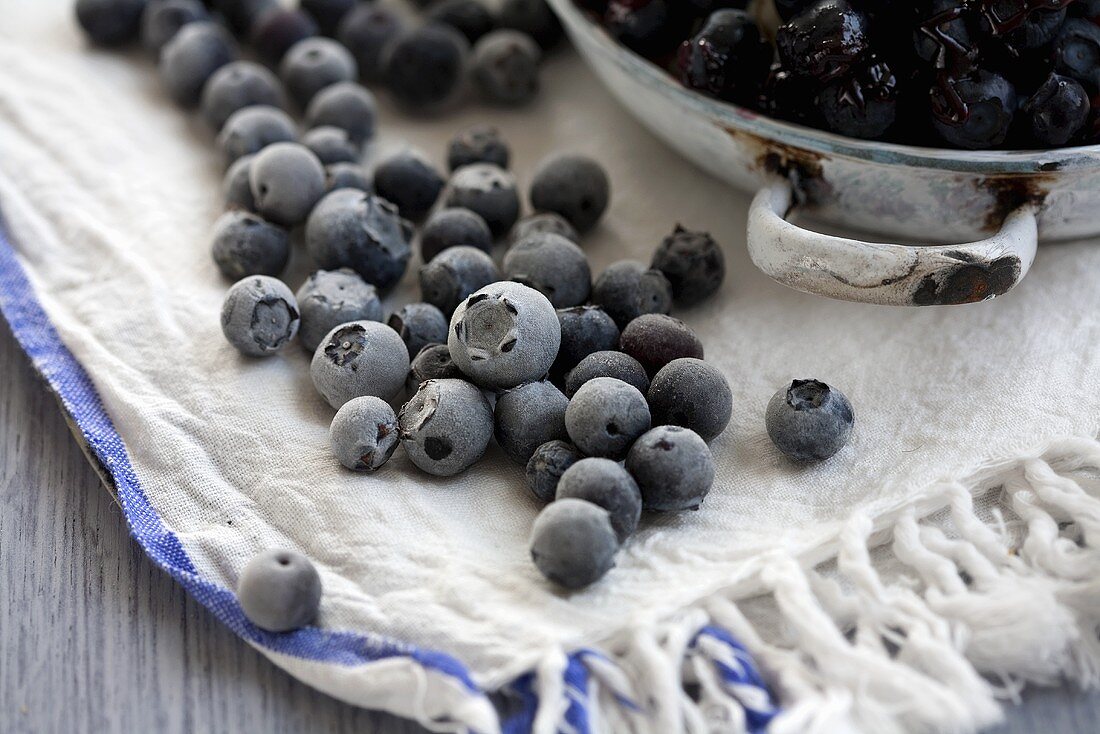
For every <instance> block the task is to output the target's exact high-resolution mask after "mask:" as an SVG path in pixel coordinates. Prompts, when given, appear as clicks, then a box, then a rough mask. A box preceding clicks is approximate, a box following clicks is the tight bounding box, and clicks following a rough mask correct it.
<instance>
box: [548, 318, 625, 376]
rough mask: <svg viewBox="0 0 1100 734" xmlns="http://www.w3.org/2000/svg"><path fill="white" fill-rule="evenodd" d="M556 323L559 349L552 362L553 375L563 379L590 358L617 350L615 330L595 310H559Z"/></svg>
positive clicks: (610, 322) (612, 320) (617, 334)
mask: <svg viewBox="0 0 1100 734" xmlns="http://www.w3.org/2000/svg"><path fill="white" fill-rule="evenodd" d="M558 323H559V324H561V347H560V348H559V349H558V356H557V358H556V359H555V360H554V369H553V372H554V373H555V374H556V375H560V376H564V375H565V373H567V372H569V370H571V369H573V368H574V367H576V366H577V364H579V363H580V361H581V360H582V359H584V358H585V357H587V356H588V355H590V354H595V353H596V352H607V351H612V350H615V349H617V348H618V346H619V327H618V326H616V325H615V321H614V319H612V318H611V317H610V316H608V315H607V312H606V311H604V310H603V309H602V308H600V307H599V306H574V307H572V308H559V309H558Z"/></svg>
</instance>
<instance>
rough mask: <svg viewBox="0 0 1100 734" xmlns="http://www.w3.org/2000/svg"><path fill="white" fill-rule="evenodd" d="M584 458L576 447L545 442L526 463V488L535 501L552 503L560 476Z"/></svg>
mask: <svg viewBox="0 0 1100 734" xmlns="http://www.w3.org/2000/svg"><path fill="white" fill-rule="evenodd" d="M583 458H584V454H582V453H581V452H580V449H578V448H577V447H576V446H574V445H573V444H571V443H568V442H566V441H558V440H554V441H547V442H546V443H544V444H543V445H542V446H539V447H538V448H537V449H535V453H534V454H532V455H531V459H530V460H529V461H528V462H527V469H526V471H525V476H526V478H527V488H528V489H529V490H531V494H533V495H534V496H535V499H537V500H539V501H541V502H553V501H554V497H555V495H556V494H557V491H558V482H559V481H561V475H562V474H564V473H565V472H566V470H567V469H569V467H571V466H573V465H574V464H576V463H577V462H578V461H580V460H581V459H583Z"/></svg>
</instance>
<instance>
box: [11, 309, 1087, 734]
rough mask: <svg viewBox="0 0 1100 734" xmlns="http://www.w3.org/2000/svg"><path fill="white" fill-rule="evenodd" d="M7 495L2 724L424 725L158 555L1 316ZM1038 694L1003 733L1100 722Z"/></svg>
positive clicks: (1069, 694) (392, 728)
mask: <svg viewBox="0 0 1100 734" xmlns="http://www.w3.org/2000/svg"><path fill="white" fill-rule="evenodd" d="M0 492H2V494H0V501H2V504H0V732H3V733H5V734H15V733H17V732H35V733H38V732H83V731H89V732H141V731H157V732H176V731H185V732H191V731H259V732H297V731H303V730H307V729H308V730H310V731H328V732H335V731H349V732H350V731H357V732H384V733H386V734H412V732H420V731H422V730H421V729H420V728H419V727H417V726H415V725H413V724H409V723H407V722H404V721H401V720H398V719H395V718H393V717H390V716H386V715H382V714H377V713H373V712H368V711H364V710H362V709H357V708H354V707H352V706H348V705H346V704H343V703H340V702H339V701H336V700H334V699H331V698H329V697H327V696H325V695H323V694H320V693H318V692H316V691H314V690H312V689H310V688H308V687H307V686H305V685H303V684H301V683H299V682H297V681H296V680H294V679H293V678H291V677H290V676H288V675H287V674H285V673H283V672H282V671H281V670H279V669H278V668H276V667H275V666H274V665H272V664H271V663H269V662H268V661H267V660H266V659H265V658H264V657H263V656H261V655H260V654H259V653H258V652H256V651H255V650H253V649H252V648H251V647H249V646H248V645H246V644H244V643H243V642H242V641H241V640H239V639H238V638H236V637H235V636H234V635H233V634H231V633H230V632H229V631H228V630H227V629H226V628H224V627H222V626H221V624H219V623H218V622H217V621H216V620H215V619H214V618H213V617H212V616H211V615H210V614H209V613H208V612H207V611H206V610H205V609H204V608H203V607H201V606H199V605H198V604H197V603H196V602H194V601H192V600H191V599H190V598H189V597H187V595H186V594H184V592H183V590H182V589H181V588H180V587H179V586H177V585H176V583H175V582H174V581H172V580H171V579H170V578H169V577H168V576H167V575H166V574H164V573H162V572H161V571H160V570H158V569H157V568H156V567H155V566H153V564H152V563H151V562H150V561H149V560H148V559H147V558H146V557H145V555H144V554H143V553H142V551H141V549H140V548H139V547H138V545H137V544H136V543H135V542H134V541H133V540H131V539H130V536H129V534H128V532H127V529H126V522H125V520H124V518H123V517H122V512H121V510H120V509H119V507H118V506H117V505H116V504H115V503H114V501H113V500H112V499H111V497H110V495H109V494H108V493H107V492H106V491H105V490H104V488H103V487H102V486H101V485H100V482H99V479H98V478H97V476H96V474H95V472H94V471H93V470H92V469H91V467H90V465H89V464H88V462H87V461H86V459H85V458H84V456H83V454H82V453H81V452H80V449H79V448H78V447H77V445H76V443H75V441H74V440H73V438H72V436H71V435H70V434H69V430H68V428H67V427H66V425H65V420H64V418H63V417H62V414H61V411H60V409H59V408H58V406H57V403H56V401H55V400H54V398H53V396H52V395H50V394H49V392H48V391H47V390H46V387H45V385H44V383H43V382H42V381H41V380H40V379H39V378H38V377H37V376H36V375H35V373H34V371H33V370H32V369H31V366H30V363H29V361H28V360H27V358H26V357H25V355H24V354H23V353H22V352H21V351H20V350H19V347H18V345H16V343H15V341H14V339H13V338H12V335H11V332H10V330H9V329H8V327H7V324H6V323H5V322H3V320H2V319H0ZM1026 699H1027V700H1026V701H1025V703H1024V704H1023V705H1022V706H1021V707H1018V708H1014V709H1012V710H1010V711H1009V712H1008V721H1007V723H1006V724H1005V725H1003V726H1000V727H997V728H996V729H994V730H991V731H993V732H996V734H1024V733H1025V732H1035V731H1043V732H1045V734H1078V733H1081V734H1084V733H1086V732H1096V731H1100V694H1081V693H1078V692H1076V691H1072V690H1068V689H1046V690H1037V691H1033V692H1030V693H1029V694H1028V695H1027V697H1026Z"/></svg>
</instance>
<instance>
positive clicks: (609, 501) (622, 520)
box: [555, 458, 642, 543]
mask: <svg viewBox="0 0 1100 734" xmlns="http://www.w3.org/2000/svg"><path fill="white" fill-rule="evenodd" d="M555 498H556V499H558V500H563V499H567V498H573V499H578V500H585V501H587V502H591V503H592V504H594V505H599V506H600V507H602V508H603V509H605V510H607V512H608V514H609V515H610V516H611V527H612V528H614V529H615V536H616V537H617V538H618V539H619V542H620V543H624V542H626V539H627V538H629V537H630V536H631V535H633V534H634V531H635V530H637V529H638V521H639V520H640V519H641V517H642V494H641V492H640V491H639V490H638V485H637V483H636V482H635V481H634V478H633V477H632V476H630V473H629V472H627V470H626V469H624V468H623V467H622V466H621V465H620V464H619V463H618V462H616V461H612V460H611V459H600V458H592V459H581V460H580V461H578V462H576V463H574V464H573V465H572V466H571V467H569V468H568V469H567V470H566V471H565V473H564V474H562V475H561V479H560V480H559V481H558V487H557V491H556V494H555Z"/></svg>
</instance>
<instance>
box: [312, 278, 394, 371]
mask: <svg viewBox="0 0 1100 734" xmlns="http://www.w3.org/2000/svg"><path fill="white" fill-rule="evenodd" d="M296 298H297V300H298V310H299V311H300V312H301V314H302V324H301V326H300V327H299V329H298V339H299V340H300V341H301V342H302V347H304V348H305V349H306V350H307V351H310V352H313V351H315V350H316V349H317V345H318V344H320V343H321V340H322V339H324V338H325V337H326V336H327V335H328V333H329V332H330V331H332V330H333V329H335V328H336V327H337V326H340V325H341V324H346V323H349V322H351V321H381V320H382V301H380V300H379V298H378V291H377V290H375V288H374V286H373V285H371V284H369V283H367V282H366V281H364V280H363V279H362V278H360V277H359V274H358V273H356V272H355V271H354V270H350V269H348V268H341V269H340V270H318V271H316V272H315V273H313V274H312V275H310V276H309V277H308V278H307V279H306V282H305V283H303V284H302V287H301V288H299V289H298V293H297V295H296Z"/></svg>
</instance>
